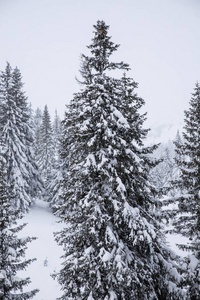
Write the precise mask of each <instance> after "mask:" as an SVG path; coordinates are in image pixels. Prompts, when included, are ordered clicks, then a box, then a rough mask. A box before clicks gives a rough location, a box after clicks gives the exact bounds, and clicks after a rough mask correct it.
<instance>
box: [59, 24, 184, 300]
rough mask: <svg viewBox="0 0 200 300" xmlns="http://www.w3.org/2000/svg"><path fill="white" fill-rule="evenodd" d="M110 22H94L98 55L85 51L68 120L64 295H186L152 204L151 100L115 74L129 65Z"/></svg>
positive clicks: (62, 212)
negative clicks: (119, 58) (119, 57)
mask: <svg viewBox="0 0 200 300" xmlns="http://www.w3.org/2000/svg"><path fill="white" fill-rule="evenodd" d="M108 28H109V26H107V25H106V24H105V23H104V21H98V22H97V25H95V26H94V29H95V32H94V38H93V39H92V44H91V45H90V46H88V48H89V49H90V50H91V56H86V55H82V69H81V74H82V76H83V81H82V84H83V88H82V90H81V92H79V93H76V94H75V96H74V99H73V100H72V101H71V103H70V104H69V106H68V110H67V111H66V115H65V120H64V122H63V126H64V141H63V149H64V150H63V159H64V160H65V168H66V172H65V178H64V186H63V189H64V192H63V203H62V205H61V206H60V209H59V211H58V215H59V216H60V217H61V218H62V220H63V221H64V222H66V223H67V226H66V228H64V229H63V230H62V231H61V232H59V233H57V235H56V240H57V242H58V243H59V244H60V245H63V246H64V250H65V254H64V256H63V259H64V260H65V261H64V262H63V268H62V269H61V270H60V272H59V273H58V274H57V275H55V276H57V278H58V281H59V283H60V284H61V285H62V289H63V296H62V297H61V298H60V299H63V300H64V299H69V300H70V299H77V300H78V299H80V300H81V299H88V300H89V299H90V300H92V299H99V300H101V299H102V300H103V299H104V300H111V299H112V300H114V299H120V300H122V299H124V300H125V299H126V300H127V299H129V300H131V299H134V300H135V299H141V300H147V299H148V300H150V299H152V300H153V299H154V300H158V299H160V300H161V299H166V300H167V299H184V295H183V293H182V292H181V290H180V289H179V288H177V286H176V281H178V280H179V275H178V273H177V269H176V263H175V261H174V260H173V259H172V253H171V252H170V250H169V249H168V247H167V246H166V244H165V240H164V237H163V236H162V234H161V230H160V229H161V228H160V225H159V224H158V222H157V221H156V219H155V216H154V214H153V210H152V207H153V206H154V204H155V202H156V200H155V197H154V189H153V188H152V186H151V184H150V183H149V181H148V173H149V170H150V169H151V167H152V166H154V165H155V164H156V162H155V161H154V160H152V159H151V158H150V156H151V154H152V152H153V150H154V149H155V148H156V146H153V147H144V145H143V140H144V139H145V137H146V135H147V132H148V130H146V129H143V128H142V125H143V122H144V120H145V119H146V115H145V114H144V115H142V114H140V113H139V109H140V108H141V107H142V106H143V105H144V100H143V99H141V98H140V97H138V96H137V94H136V93H135V88H136V87H137V83H135V82H134V81H133V80H132V79H131V78H128V77H126V76H125V75H123V76H122V78H121V79H116V78H114V77H111V76H109V71H110V70H117V69H121V70H123V71H126V70H128V69H129V66H128V65H127V64H125V63H123V62H120V63H114V62H110V56H111V55H112V54H113V53H114V52H115V51H116V50H117V49H118V47H119V45H116V44H114V43H113V42H112V41H111V38H110V37H109V36H108Z"/></svg>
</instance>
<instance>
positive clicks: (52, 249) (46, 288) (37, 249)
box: [19, 200, 187, 300]
mask: <svg viewBox="0 0 200 300" xmlns="http://www.w3.org/2000/svg"><path fill="white" fill-rule="evenodd" d="M57 221H58V219H57V218H56V217H55V216H54V215H53V213H52V212H51V210H50V209H49V208H48V203H46V202H44V201H42V200H37V201H36V203H35V205H34V206H32V207H31V209H30V212H29V213H28V214H27V215H26V216H25V217H24V218H23V219H22V220H21V221H20V223H27V225H26V227H25V228H24V229H23V231H22V232H20V236H21V237H25V236H35V237H37V238H38V239H37V240H36V241H33V242H31V243H30V244H29V245H28V249H27V251H26V256H27V258H37V261H36V262H33V263H32V264H31V265H30V266H29V267H28V269H27V270H26V271H24V272H20V273H19V276H20V277H27V276H28V277H30V279H31V281H32V282H31V284H30V285H29V286H28V287H27V290H31V289H34V288H38V289H40V292H39V293H37V294H36V296H35V297H34V298H33V299H34V300H56V298H57V297H59V296H61V294H62V292H61V291H60V285H59V284H58V283H57V281H55V280H53V279H52V277H51V276H50V274H52V273H53V272H54V271H58V270H59V269H60V266H61V259H60V257H61V256H62V254H63V251H62V247H59V246H58V245H57V243H56V242H55V240H54V236H53V232H55V231H60V230H61V229H62V226H63V225H62V224H61V223H57ZM167 240H168V242H169V244H170V245H171V247H172V249H173V250H174V251H175V252H176V253H177V254H179V255H180V256H184V255H187V253H185V252H183V251H181V250H179V249H178V248H177V247H176V245H175V244H176V243H180V242H182V243H187V239H185V238H183V237H181V236H180V235H174V236H170V235H167Z"/></svg>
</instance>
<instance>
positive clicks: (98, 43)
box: [81, 21, 130, 83]
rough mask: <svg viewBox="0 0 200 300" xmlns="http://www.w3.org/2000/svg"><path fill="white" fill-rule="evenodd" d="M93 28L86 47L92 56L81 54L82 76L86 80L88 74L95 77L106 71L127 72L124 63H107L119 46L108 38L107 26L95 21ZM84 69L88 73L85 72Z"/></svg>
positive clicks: (127, 68) (126, 66)
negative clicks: (89, 42) (92, 35)
mask: <svg viewBox="0 0 200 300" xmlns="http://www.w3.org/2000/svg"><path fill="white" fill-rule="evenodd" d="M93 27H94V29H95V30H94V37H93V38H92V44H91V45H89V46H87V47H88V49H90V51H91V54H92V56H91V57H88V56H86V55H84V54H82V57H81V58H82V70H81V74H82V76H83V77H84V78H87V79H88V72H89V73H90V74H91V73H97V74H96V75H101V74H103V73H104V72H105V71H106V70H113V69H123V70H129V69H130V68H129V65H128V64H125V63H124V62H120V63H113V62H110V61H109V58H110V56H111V55H112V54H113V52H115V51H116V50H117V49H118V47H119V44H115V43H113V42H112V41H111V37H110V36H108V30H109V26H108V25H106V24H105V22H104V21H97V24H96V25H94V26H93ZM86 69H87V70H88V72H86ZM87 83H88V80H87Z"/></svg>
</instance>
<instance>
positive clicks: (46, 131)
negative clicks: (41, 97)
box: [37, 105, 55, 194]
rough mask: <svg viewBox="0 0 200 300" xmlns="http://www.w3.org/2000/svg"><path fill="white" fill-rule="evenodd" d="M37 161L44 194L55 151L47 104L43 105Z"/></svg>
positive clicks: (49, 178) (52, 166)
mask: <svg viewBox="0 0 200 300" xmlns="http://www.w3.org/2000/svg"><path fill="white" fill-rule="evenodd" d="M37 163H38V166H39V169H40V172H41V175H42V178H43V181H44V185H45V194H46V192H47V187H48V185H49V183H50V180H51V178H52V172H53V168H54V163H55V152H54V148H53V129H52V125H51V118H50V115H49V111H48V107H47V105H45V107H44V111H43V115H42V123H41V127H40V143H39V149H38V155H37Z"/></svg>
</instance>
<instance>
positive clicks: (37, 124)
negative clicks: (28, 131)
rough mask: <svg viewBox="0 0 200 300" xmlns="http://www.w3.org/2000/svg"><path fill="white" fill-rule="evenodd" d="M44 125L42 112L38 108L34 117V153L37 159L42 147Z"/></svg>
mask: <svg viewBox="0 0 200 300" xmlns="http://www.w3.org/2000/svg"><path fill="white" fill-rule="evenodd" d="M41 124H42V111H41V109H40V108H37V109H36V111H35V114H34V116H33V128H34V153H35V157H36V159H37V157H38V153H39V147H40V127H41Z"/></svg>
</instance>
